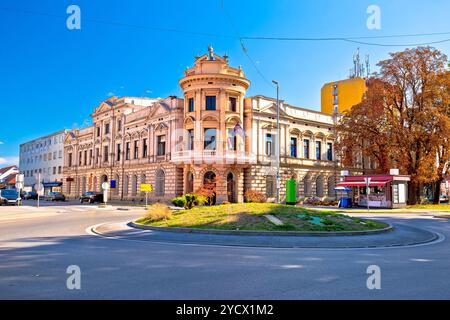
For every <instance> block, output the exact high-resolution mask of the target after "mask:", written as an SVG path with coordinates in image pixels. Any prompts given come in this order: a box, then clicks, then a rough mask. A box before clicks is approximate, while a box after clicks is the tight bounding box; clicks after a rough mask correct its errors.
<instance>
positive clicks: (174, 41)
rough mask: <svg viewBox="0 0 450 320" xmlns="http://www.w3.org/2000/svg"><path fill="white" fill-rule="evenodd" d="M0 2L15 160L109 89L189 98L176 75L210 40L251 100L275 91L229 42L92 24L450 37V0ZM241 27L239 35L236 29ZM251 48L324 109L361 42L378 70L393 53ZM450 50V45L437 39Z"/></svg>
mask: <svg viewBox="0 0 450 320" xmlns="http://www.w3.org/2000/svg"><path fill="white" fill-rule="evenodd" d="M71 4H76V5H78V6H79V7H80V8H81V30H68V29H67V28H66V18H67V16H68V15H67V14H66V9H67V7H68V6H69V5H71ZM223 4H224V6H225V8H226V10H227V11H228V12H229V15H230V16H231V19H232V21H233V24H234V25H235V28H233V26H232V24H231V23H230V20H229V19H228V18H227V16H226V14H225V12H224V10H223V9H222V0H201V1H199V0H192V1H186V0H164V1H144V0H128V1H119V0H116V1H114V0H109V1H102V0H96V1H92V0H70V1H66V0H40V1H36V0H26V1H24V0H22V1H18V0H2V1H1V4H0V39H1V50H0V74H1V75H2V76H1V77H0V93H1V107H0V108H1V110H2V116H3V117H2V122H1V123H2V124H1V126H0V165H5V164H9V163H11V162H15V161H17V159H16V157H17V156H18V153H19V151H18V146H19V144H20V143H22V142H24V141H27V140H29V139H32V138H35V137H38V136H40V135H45V134H48V133H51V132H54V131H58V130H60V129H63V128H69V129H70V128H74V127H77V126H80V125H82V124H83V123H84V122H85V121H87V120H89V115H90V113H91V112H92V110H93V108H94V107H95V106H96V105H98V103H99V102H100V101H101V100H103V99H106V98H108V96H109V95H110V94H115V95H130V96H150V97H166V96H168V95H179V96H180V95H181V90H180V88H179V87H178V80H179V78H181V77H182V75H183V70H184V69H185V68H186V66H190V65H192V63H193V60H194V58H193V57H194V55H196V54H202V53H205V52H206V49H207V46H208V44H210V43H211V44H212V45H213V46H214V48H215V51H216V52H217V53H218V54H224V53H227V54H228V55H229V56H230V63H231V64H232V65H234V66H238V65H242V67H243V69H244V71H245V72H246V75H247V77H248V78H249V79H250V80H251V82H252V85H251V88H250V90H249V92H248V95H254V94H264V95H268V96H274V95H275V91H274V88H273V87H271V86H270V85H268V84H267V83H266V81H265V80H264V79H263V77H261V76H260V75H259V73H258V72H257V71H256V70H255V68H254V66H253V65H252V63H251V62H250V61H249V59H248V58H247V56H246V55H245V54H244V53H243V51H242V49H241V46H240V43H239V40H238V39H235V38H232V37H218V36H206V35H202V36H200V35H190V34H186V33H179V32H163V31H157V30H153V29H148V28H134V27H127V26H124V25H114V24H104V23H98V22H94V21H93V20H96V21H98V20H100V21H110V22H117V23H121V24H126V25H142V26H148V27H158V28H165V29H177V30H186V31H193V32H201V33H209V34H215V35H230V36H234V35H236V33H238V34H239V35H241V36H282V37H284V36H285V37H289V36H291V37H351V36H383V35H393V34H412V33H434V32H450V22H449V21H450V19H449V17H448V13H449V12H450V1H448V0H434V1H420V0H417V1H416V0H395V1H392V0H390V1H384V0H383V1H380V0H369V1H366V0H342V1H336V0H330V1H325V0H322V1H317V0H316V1H297V0H291V1H288V0H277V1H275V0H273V1H269V0H266V1H261V0H259V1H257V0H255V1H250V0H247V1H242V0H223ZM372 4H375V5H378V6H379V7H380V9H381V29H380V30H369V29H368V28H367V26H366V20H367V18H368V14H367V13H366V10H367V7H368V6H369V5H372ZM236 29H237V30H236ZM445 38H450V34H447V35H441V36H427V37H416V38H402V39H376V40H367V41H371V42H378V43H387V44H398V43H401V44H404V43H407V44H408V43H417V42H429V41H436V40H441V39H445ZM245 44H246V47H247V49H248V53H249V55H250V56H251V58H252V59H253V61H254V62H255V63H256V65H257V67H258V69H259V70H260V71H261V73H262V74H263V75H264V77H265V78H266V79H268V80H272V79H277V80H278V81H279V82H280V85H281V97H282V98H283V99H285V100H286V101H288V102H289V103H291V104H294V105H298V106H301V107H308V108H312V109H320V88H321V86H322V85H323V84H324V83H325V82H329V81H333V80H338V79H342V78H345V77H347V75H348V70H349V68H351V66H352V55H353V53H354V52H355V50H356V49H357V48H358V47H360V50H361V54H362V55H365V54H370V57H371V62H372V69H373V70H374V69H376V68H375V64H376V62H377V61H379V60H381V59H385V58H387V57H388V53H389V52H392V51H399V50H402V49H404V47H378V46H368V45H358V44H352V43H345V42H339V41H331V42H289V41H287V42H281V41H258V40H247V41H246V42H245ZM434 46H435V47H437V48H438V49H440V50H442V51H443V52H445V53H446V54H450V42H446V43H442V44H438V45H434Z"/></svg>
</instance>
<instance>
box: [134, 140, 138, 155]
mask: <svg viewBox="0 0 450 320" xmlns="http://www.w3.org/2000/svg"><path fill="white" fill-rule="evenodd" d="M134 159H139V141H135V142H134Z"/></svg>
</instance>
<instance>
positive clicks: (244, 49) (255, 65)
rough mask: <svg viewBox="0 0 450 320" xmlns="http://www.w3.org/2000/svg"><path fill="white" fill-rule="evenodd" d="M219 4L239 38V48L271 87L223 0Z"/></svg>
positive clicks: (271, 84)
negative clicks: (251, 54) (249, 51)
mask: <svg viewBox="0 0 450 320" xmlns="http://www.w3.org/2000/svg"><path fill="white" fill-rule="evenodd" d="M221 4H222V5H221V7H222V10H223V11H224V12H225V15H226V16H227V18H228V20H229V21H230V24H231V27H232V28H233V29H234V32H235V34H236V36H237V37H238V38H239V43H240V45H241V49H242V51H243V52H244V54H245V56H246V57H247V59H248V60H249V61H250V63H251V64H252V65H253V68H254V69H255V70H256V72H257V73H258V75H259V76H260V77H261V79H263V80H264V82H266V83H267V84H268V85H269V86H271V87H273V86H274V85H273V83H272V82H271V81H269V80H268V79H267V77H266V76H264V74H263V73H262V71H261V70H260V69H259V68H258V65H257V64H256V62H255V61H254V60H253V59H252V57H251V56H250V54H249V53H248V49H247V47H246V46H245V42H244V39H243V38H242V37H241V36H240V33H239V31H238V29H237V27H236V25H235V24H234V22H233V19H232V18H231V16H230V14H229V13H228V11H227V9H226V8H225V3H224V0H222V1H221Z"/></svg>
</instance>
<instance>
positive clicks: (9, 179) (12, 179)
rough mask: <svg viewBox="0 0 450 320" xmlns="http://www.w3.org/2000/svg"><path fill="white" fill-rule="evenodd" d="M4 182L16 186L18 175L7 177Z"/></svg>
mask: <svg viewBox="0 0 450 320" xmlns="http://www.w3.org/2000/svg"><path fill="white" fill-rule="evenodd" d="M4 182H5V183H6V184H9V185H15V184H16V174H10V175H9V176H7V177H6V178H5V179H4Z"/></svg>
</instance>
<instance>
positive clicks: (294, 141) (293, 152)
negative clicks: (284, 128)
mask: <svg viewBox="0 0 450 320" xmlns="http://www.w3.org/2000/svg"><path fill="white" fill-rule="evenodd" d="M291 157H293V158H297V138H295V137H291Z"/></svg>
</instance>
